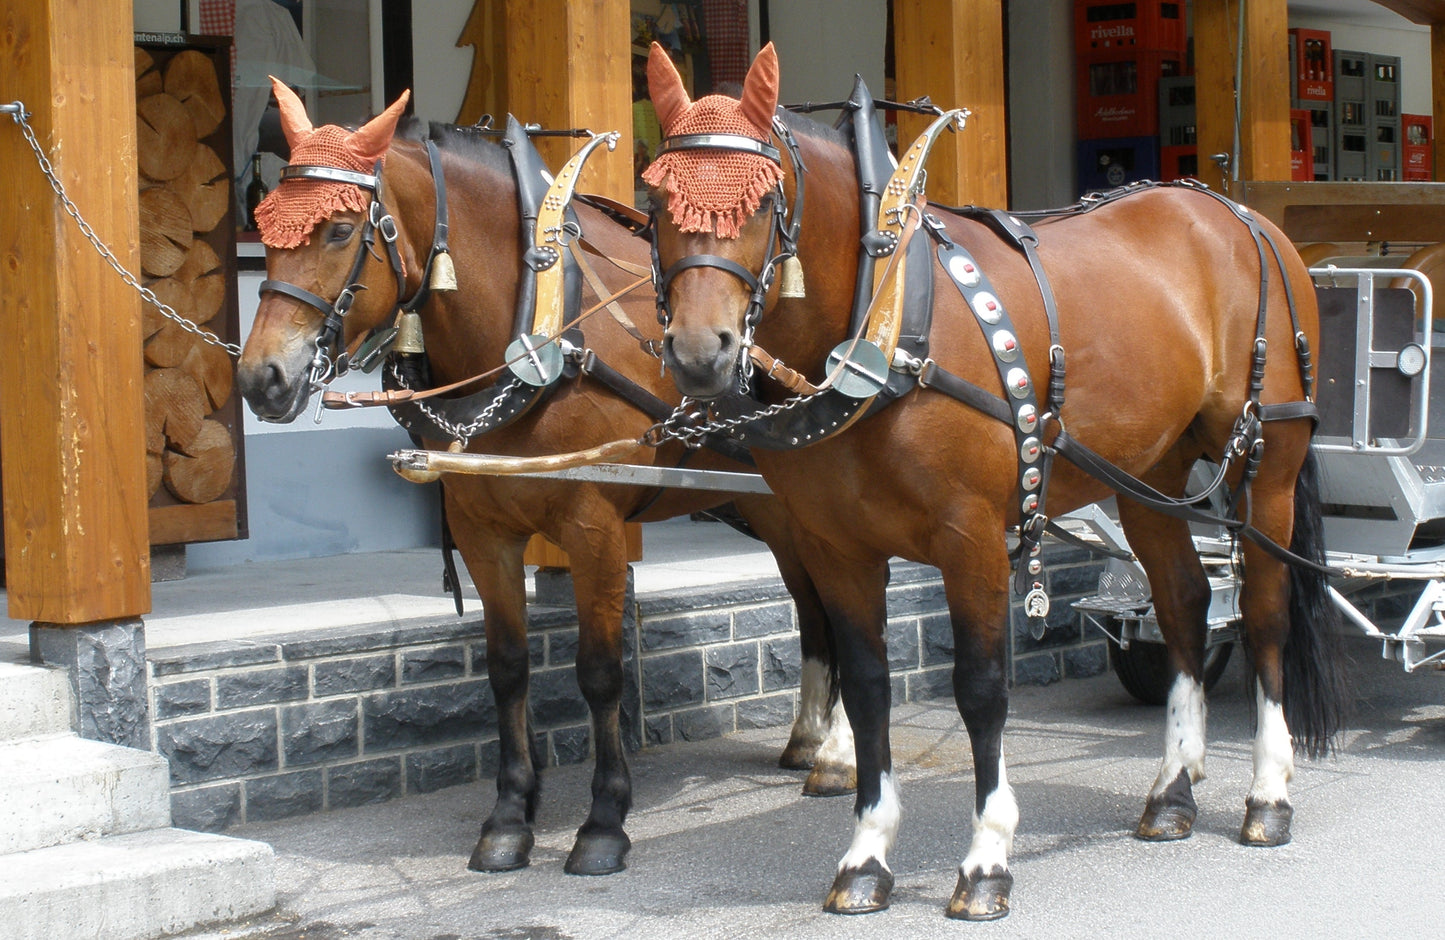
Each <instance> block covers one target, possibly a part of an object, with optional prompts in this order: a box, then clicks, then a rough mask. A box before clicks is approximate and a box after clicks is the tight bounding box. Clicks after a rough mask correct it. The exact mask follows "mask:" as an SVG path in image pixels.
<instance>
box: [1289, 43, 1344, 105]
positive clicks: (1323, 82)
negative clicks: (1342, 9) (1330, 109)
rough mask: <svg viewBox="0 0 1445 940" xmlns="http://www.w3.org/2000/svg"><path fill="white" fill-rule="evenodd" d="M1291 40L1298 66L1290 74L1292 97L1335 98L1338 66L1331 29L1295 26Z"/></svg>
mask: <svg viewBox="0 0 1445 940" xmlns="http://www.w3.org/2000/svg"><path fill="white" fill-rule="evenodd" d="M1289 41H1290V43H1291V44H1292V45H1293V46H1294V49H1293V53H1294V54H1293V55H1292V56H1291V58H1292V59H1293V61H1294V67H1295V71H1294V74H1293V75H1291V76H1290V85H1292V86H1293V88H1292V89H1291V90H1292V92H1293V94H1291V95H1290V97H1292V98H1294V99H1295V100H1297V101H1334V100H1335V66H1334V59H1333V53H1332V50H1331V46H1330V34H1329V31H1328V30H1323V29H1292V30H1290V31H1289Z"/></svg>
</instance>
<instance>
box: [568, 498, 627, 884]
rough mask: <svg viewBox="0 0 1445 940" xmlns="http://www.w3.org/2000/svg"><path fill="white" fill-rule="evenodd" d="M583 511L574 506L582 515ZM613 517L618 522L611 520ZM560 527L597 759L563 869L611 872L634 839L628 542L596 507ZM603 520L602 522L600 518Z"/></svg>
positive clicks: (618, 867)
mask: <svg viewBox="0 0 1445 940" xmlns="http://www.w3.org/2000/svg"><path fill="white" fill-rule="evenodd" d="M582 515H583V513H582V512H581V511H580V507H579V508H578V509H577V510H574V513H573V518H574V519H577V520H578V521H579V522H580V521H583V520H582V519H581V517H582ZM614 520H615V522H614ZM585 521H586V524H579V525H575V526H572V527H570V528H569V529H568V530H566V531H564V532H563V543H562V547H563V548H564V549H565V550H566V551H567V554H568V555H569V556H570V557H571V559H572V583H573V587H574V589H575V591H576V595H577V625H578V630H579V635H578V644H577V684H578V686H580V687H581V689H582V697H583V698H585V699H586V700H587V706H588V708H590V709H591V712H592V741H593V747H594V750H595V752H596V764H595V767H594V770H593V773H592V806H591V809H590V811H589V812H588V814H587V820H586V822H584V823H583V824H582V827H581V828H580V829H578V830H577V839H576V841H575V842H574V843H573V846H572V852H571V854H569V855H568V856H567V863H566V865H565V869H566V871H567V873H568V874H570V875H608V874H612V873H613V872H617V871H621V870H622V869H624V868H626V867H627V852H628V850H629V849H630V848H631V847H632V842H631V840H630V839H629V838H628V837H627V833H626V832H625V831H624V830H623V823H624V822H625V821H626V819H627V812H628V810H630V809H631V808H632V778H631V776H630V774H629V773H628V770H627V757H626V754H625V753H624V751H623V748H622V728H621V723H620V718H619V706H620V703H621V700H622V617H623V605H624V603H625V602H626V593H627V549H626V542H625V539H624V537H623V529H622V520H621V519H620V518H617V517H616V516H615V515H613V516H612V517H611V519H608V518H607V517H606V515H604V513H603V512H601V511H598V512H597V513H595V514H593V515H592V516H591V518H590V519H587V520H585ZM604 523H607V524H604Z"/></svg>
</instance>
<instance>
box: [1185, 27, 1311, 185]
mask: <svg viewBox="0 0 1445 940" xmlns="http://www.w3.org/2000/svg"><path fill="white" fill-rule="evenodd" d="M1239 25H1240V23H1239V0H1196V2H1195V4H1194V72H1195V79H1194V80H1195V94H1194V100H1195V106H1196V108H1197V111H1198V123H1197V125H1196V127H1197V140H1198V142H1199V173H1200V176H1201V178H1202V179H1203V180H1204V181H1205V182H1206V183H1208V184H1209V185H1211V186H1214V187H1216V188H1221V189H1223V191H1225V192H1228V191H1229V189H1230V186H1229V181H1230V179H1231V178H1234V177H1236V176H1237V177H1238V178H1239V179H1241V180H1287V179H1289V178H1290V162H1289V19H1288V11H1287V9H1286V3H1285V0H1249V2H1248V3H1246V4H1245V5H1244V56H1243V59H1242V62H1243V68H1242V69H1241V76H1242V79H1243V81H1242V88H1241V89H1240V101H1239V104H1240V125H1239V166H1238V167H1237V168H1235V167H1233V166H1231V167H1230V169H1229V170H1228V171H1227V172H1226V173H1225V174H1223V175H1221V174H1220V173H1219V170H1218V168H1217V167H1216V166H1215V164H1214V163H1213V162H1212V161H1211V160H1210V158H1211V157H1212V156H1213V155H1214V154H1217V153H1225V154H1229V155H1230V159H1231V160H1233V159H1234V94H1235V89H1234V76H1235V60H1236V57H1237V54H1238V52H1239V46H1238V37H1239ZM1236 169H1237V172H1236Z"/></svg>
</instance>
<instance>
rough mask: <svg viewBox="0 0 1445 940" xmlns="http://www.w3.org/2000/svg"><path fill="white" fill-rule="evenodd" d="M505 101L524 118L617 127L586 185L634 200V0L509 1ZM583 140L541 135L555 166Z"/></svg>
mask: <svg viewBox="0 0 1445 940" xmlns="http://www.w3.org/2000/svg"><path fill="white" fill-rule="evenodd" d="M506 17H507V43H506V45H507V60H506V61H507V94H506V101H507V108H508V110H509V111H510V112H511V113H512V114H514V115H516V117H517V120H519V121H522V122H523V123H537V124H542V125H543V126H545V127H548V128H570V127H585V128H588V129H590V130H592V131H596V132H602V131H618V132H619V133H621V135H622V138H621V139H620V140H619V141H618V142H617V149H616V150H615V151H613V152H612V153H610V154H609V153H607V152H605V151H603V152H599V153H596V154H594V155H593V156H592V158H591V159H590V160H588V161H587V168H586V169H585V170H584V171H583V174H582V182H581V184H580V186H579V188H580V189H582V190H585V191H588V192H594V193H600V194H602V195H605V196H611V197H612V198H614V199H617V200H620V201H622V202H625V203H627V204H629V205H630V204H631V203H632V198H633V195H632V194H633V185H632V183H633V177H632V45H631V30H632V13H631V6H630V4H629V3H628V0H506ZM578 146H579V142H578V141H577V140H573V139H566V138H561V139H559V138H543V139H539V140H538V141H537V149H539V150H540V151H541V152H542V156H543V157H545V158H546V160H547V163H548V164H549V165H550V166H551V167H552V169H553V170H558V169H560V168H561V167H562V164H564V163H566V162H567V158H568V157H570V156H571V155H572V154H573V153H574V152H575V151H576V149H577V147H578Z"/></svg>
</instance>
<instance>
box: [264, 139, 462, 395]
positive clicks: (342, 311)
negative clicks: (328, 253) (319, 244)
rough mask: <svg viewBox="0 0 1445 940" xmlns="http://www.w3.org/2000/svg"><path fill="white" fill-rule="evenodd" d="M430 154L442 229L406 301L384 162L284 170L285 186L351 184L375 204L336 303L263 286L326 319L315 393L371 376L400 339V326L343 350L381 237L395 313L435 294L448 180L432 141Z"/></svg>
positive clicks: (288, 287)
mask: <svg viewBox="0 0 1445 940" xmlns="http://www.w3.org/2000/svg"><path fill="white" fill-rule="evenodd" d="M426 150H427V158H428V160H429V161H430V163H431V173H432V180H433V185H434V186H435V188H436V199H437V202H436V204H437V224H436V233H435V236H434V238H433V240H432V250H431V253H430V254H429V255H428V256H427V260H426V270H423V271H422V278H421V287H420V288H418V289H417V292H416V294H415V295H413V296H412V298H411V299H410V300H405V299H404V298H405V294H406V276H405V274H404V273H403V269H402V264H401V253H400V251H399V250H398V249H397V246H396V240H397V236H398V231H397V227H396V219H395V218H393V217H392V215H391V213H390V212H388V211H387V209H386V206H385V205H384V204H383V202H382V200H381V193H380V188H381V163H380V162H379V161H378V162H377V164H376V169H375V171H374V172H372V173H359V172H356V171H354V170H343V169H339V168H337V167H329V166H312V165H306V164H293V165H291V166H287V167H284V168H282V170H281V183H282V184H283V185H284V184H285V183H287V182H289V181H291V180H320V181H322V182H328V183H350V184H351V185H353V186H360V187H361V188H362V189H364V190H366V191H367V192H369V193H371V201H370V202H369V203H368V205H367V211H366V221H365V222H363V223H362V226H361V239H360V241H359V243H358V245H357V249H356V258H355V259H354V260H353V261H352V263H351V271H350V273H349V274H347V276H346V282H345V283H346V286H345V287H343V288H341V291H340V293H338V294H337V295H336V299H335V300H334V301H328V300H327V299H326V298H324V297H322V296H320V295H319V294H314V293H312V292H311V291H309V290H306V289H305V288H304V287H298V286H297V285H295V284H292V283H290V282H288V281H281V280H272V279H270V278H268V279H266V280H264V281H262V282H261V288H260V292H261V293H262V294H265V293H267V292H271V293H276V294H284V295H286V296H287V297H291V298H293V299H295V300H299V301H301V302H302V303H304V304H306V305H307V306H309V307H313V308H315V309H316V310H317V311H318V312H320V313H321V315H322V316H323V317H324V318H325V319H324V320H323V321H322V323H321V330H320V332H319V333H318V334H317V336H316V341H315V344H316V354H315V356H313V357H312V359H311V372H310V378H309V382H310V384H311V390H312V391H316V390H317V389H320V388H321V387H322V386H324V385H325V384H326V383H327V382H330V381H331V380H332V379H335V378H338V377H339V376H341V375H343V374H345V373H346V372H347V371H349V370H350V369H352V368H358V369H361V370H363V371H370V369H371V368H373V367H374V366H375V365H376V364H377V363H379V362H380V361H381V354H382V353H383V352H384V351H385V350H386V348H387V346H388V345H389V343H390V341H391V339H392V338H393V337H394V336H395V334H396V330H395V328H394V327H377V328H376V329H374V330H372V331H371V333H370V334H369V335H368V336H367V338H366V340H365V341H364V342H362V343H361V345H360V347H359V348H358V349H357V351H356V353H355V354H348V352H347V350H345V349H344V348H341V338H342V335H343V334H342V322H343V320H344V319H345V317H346V314H347V312H348V311H349V310H350V309H351V305H352V303H354V302H355V300H356V294H357V292H358V291H363V290H366V285H365V284H363V283H361V271H362V268H364V267H365V266H366V259H367V257H368V256H371V257H375V256H376V251H375V248H376V237H377V235H378V233H379V234H380V235H381V242H382V244H383V245H385V246H386V257H387V261H388V262H389V263H390V265H391V272H392V276H393V277H394V279H395V280H396V302H395V304H394V308H395V310H397V311H410V310H415V309H416V308H417V307H419V306H421V304H422V303H423V302H424V301H425V300H426V297H427V295H428V294H429V290H428V288H427V282H428V273H429V271H430V269H431V266H432V261H433V259H434V258H435V257H436V256H437V254H438V253H442V252H445V251H446V244H447V241H446V236H447V216H446V204H447V199H446V181H445V179H444V178H443V176H442V167H441V153H440V151H438V150H437V147H436V145H435V144H434V143H433V142H432V141H430V140H428V141H426Z"/></svg>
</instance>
